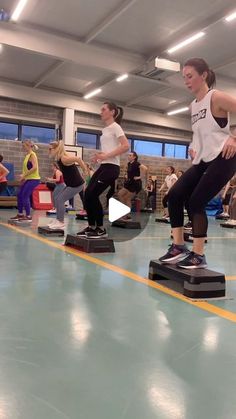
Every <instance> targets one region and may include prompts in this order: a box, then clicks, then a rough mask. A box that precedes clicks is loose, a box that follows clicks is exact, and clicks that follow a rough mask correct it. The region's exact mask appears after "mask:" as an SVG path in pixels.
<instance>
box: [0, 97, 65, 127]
mask: <svg viewBox="0 0 236 419" xmlns="http://www.w3.org/2000/svg"><path fill="white" fill-rule="evenodd" d="M0 114H2V115H6V117H7V118H13V119H14V118H16V117H17V118H19V117H20V118H22V119H23V120H24V121H27V120H32V119H33V120H35V121H40V120H45V121H49V122H50V123H55V124H61V123H62V117H63V109H61V108H56V107H53V106H45V105H38V104H35V103H30V102H23V101H19V100H13V99H8V98H0Z"/></svg>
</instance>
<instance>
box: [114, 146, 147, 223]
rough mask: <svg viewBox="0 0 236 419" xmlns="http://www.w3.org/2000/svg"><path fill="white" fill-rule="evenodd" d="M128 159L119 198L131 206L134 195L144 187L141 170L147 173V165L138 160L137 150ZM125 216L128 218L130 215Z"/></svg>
mask: <svg viewBox="0 0 236 419" xmlns="http://www.w3.org/2000/svg"><path fill="white" fill-rule="evenodd" d="M128 159H129V162H128V166H127V175H126V178H125V181H124V187H123V188H122V189H121V190H120V191H119V193H118V198H119V200H120V201H121V202H122V203H123V204H125V205H127V206H128V207H131V201H132V199H133V197H134V196H135V195H136V194H138V193H139V192H140V191H141V189H142V181H141V171H142V172H144V173H145V174H146V175H147V167H146V166H144V165H143V164H141V163H140V162H139V161H138V155H137V153H136V152H135V151H133V152H131V153H130V154H129V156H128ZM123 218H124V219H128V218H130V215H127V216H126V217H123Z"/></svg>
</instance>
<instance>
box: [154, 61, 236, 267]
mask: <svg viewBox="0 0 236 419" xmlns="http://www.w3.org/2000/svg"><path fill="white" fill-rule="evenodd" d="M183 77H184V82H185V85H186V86H187V88H188V89H189V90H190V91H191V92H192V93H193V94H194V96H195V98H196V99H195V100H194V101H193V102H192V104H191V115H192V130H193V141H192V143H191V145H190V153H191V156H192V158H193V161H192V162H193V165H192V167H190V169H188V170H187V171H186V172H185V173H184V174H183V176H181V178H180V179H179V180H178V181H177V182H176V184H175V185H174V186H173V187H172V189H171V191H170V192H169V199H168V205H169V213H170V221H171V226H172V232H173V237H174V240H173V244H172V245H171V247H170V248H169V250H168V252H167V253H166V254H165V255H164V256H162V257H161V258H160V261H161V262H165V263H174V262H178V261H179V262H178V263H177V266H178V267H180V268H187V269H193V268H205V267H206V266H207V262H206V258H205V255H204V242H205V238H206V236H207V228H208V220H207V216H206V212H205V207H206V205H207V203H208V202H209V201H210V200H211V199H212V198H214V196H216V195H217V194H218V193H219V191H220V190H221V189H222V188H223V186H224V185H226V183H227V182H228V181H229V180H230V179H231V178H232V176H233V175H234V173H235V170H236V136H235V135H234V134H232V133H231V132H230V124H229V113H235V114H236V99H235V98H234V97H232V96H230V95H228V94H227V93H224V92H221V91H219V90H214V89H212V87H213V86H214V84H215V74H214V72H213V71H212V70H210V69H209V66H208V64H207V63H206V62H205V61H204V60H203V59H201V58H193V59H190V60H188V61H187V62H186V63H185V65H184V68H183ZM185 202H188V207H189V211H190V214H191V221H192V223H193V251H192V252H190V253H189V252H188V250H187V248H186V246H185V245H184V237H183V221H184V204H185ZM181 259H182V260H181Z"/></svg>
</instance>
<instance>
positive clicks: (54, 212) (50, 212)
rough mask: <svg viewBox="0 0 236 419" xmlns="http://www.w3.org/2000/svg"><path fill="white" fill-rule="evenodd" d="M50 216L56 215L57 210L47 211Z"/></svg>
mask: <svg viewBox="0 0 236 419" xmlns="http://www.w3.org/2000/svg"><path fill="white" fill-rule="evenodd" d="M47 213H48V214H56V213H57V210H56V209H51V210H49V211H47Z"/></svg>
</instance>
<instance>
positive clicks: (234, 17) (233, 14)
mask: <svg viewBox="0 0 236 419" xmlns="http://www.w3.org/2000/svg"><path fill="white" fill-rule="evenodd" d="M234 19H236V12H234V13H231V14H230V15H228V16H226V17H225V20H226V22H231V21H232V20H234Z"/></svg>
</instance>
